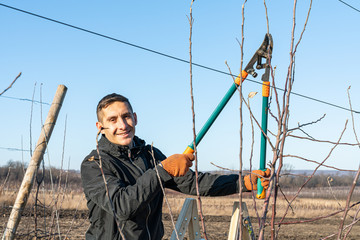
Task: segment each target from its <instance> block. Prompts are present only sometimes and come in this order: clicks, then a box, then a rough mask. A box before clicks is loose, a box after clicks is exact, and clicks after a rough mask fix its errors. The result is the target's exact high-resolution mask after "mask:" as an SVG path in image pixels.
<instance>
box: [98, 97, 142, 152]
mask: <svg viewBox="0 0 360 240" xmlns="http://www.w3.org/2000/svg"><path fill="white" fill-rule="evenodd" d="M136 124H137V116H136V113H133V112H132V110H131V108H130V107H129V104H128V103H127V102H119V101H116V102H113V103H111V104H109V105H108V106H107V107H104V108H102V109H101V111H100V114H99V121H98V122H96V127H97V128H98V129H99V130H100V129H102V130H101V133H102V134H104V135H105V136H106V138H107V139H108V140H109V141H110V142H112V143H114V144H118V145H121V146H129V147H131V146H132V140H133V138H134V136H135V126H136Z"/></svg>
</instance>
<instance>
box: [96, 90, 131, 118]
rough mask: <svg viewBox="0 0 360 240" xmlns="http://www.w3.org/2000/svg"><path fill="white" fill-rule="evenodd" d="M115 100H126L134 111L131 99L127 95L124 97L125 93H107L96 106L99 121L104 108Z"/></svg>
mask: <svg viewBox="0 0 360 240" xmlns="http://www.w3.org/2000/svg"><path fill="white" fill-rule="evenodd" d="M113 102H124V103H127V104H128V105H129V108H130V110H131V112H132V113H133V109H132V107H131V104H130V101H129V99H127V98H126V97H124V96H123V95H120V94H117V93H111V94H108V95H106V96H105V97H103V98H102V99H101V100H100V101H99V103H98V105H97V107H96V115H97V119H98V121H100V119H101V116H100V112H101V110H102V109H103V108H106V107H107V106H109V105H110V104H112V103H113Z"/></svg>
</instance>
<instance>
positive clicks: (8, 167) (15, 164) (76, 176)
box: [0, 161, 360, 190]
mask: <svg viewBox="0 0 360 240" xmlns="http://www.w3.org/2000/svg"><path fill="white" fill-rule="evenodd" d="M26 168H27V166H26V165H25V166H24V165H23V164H22V163H21V162H19V161H8V162H7V163H6V164H5V165H4V166H1V167H0V186H2V185H4V186H5V187H6V186H11V187H14V186H20V184H21V181H22V179H23V177H24V173H25V171H26ZM215 173H221V174H226V173H228V172H219V171H217V172H215ZM291 173H292V171H291V170H288V171H284V173H283V175H282V177H281V178H280V186H281V187H282V188H294V187H295V188H298V187H300V186H302V185H303V184H304V182H305V181H306V180H307V177H308V175H309V174H308V173H307V172H304V173H300V174H296V175H291ZM51 176H52V183H53V184H54V185H56V186H58V185H59V183H60V185H61V186H62V187H66V188H68V189H72V190H75V189H76V190H78V189H81V188H82V186H81V177H80V172H79V171H76V170H64V169H58V168H54V167H52V168H50V169H49V168H45V169H44V171H43V170H42V168H41V167H40V168H39V170H38V172H37V180H41V179H42V180H43V184H44V185H45V186H47V187H49V186H51V178H50V177H51ZM354 176H355V172H348V173H343V172H342V173H340V172H336V171H334V172H333V173H331V174H329V173H321V172H320V173H318V174H315V175H314V176H313V177H312V179H311V180H310V181H309V182H308V183H307V185H306V186H305V187H307V188H316V187H328V186H329V184H330V185H331V186H332V187H342V186H350V185H351V184H352V182H353V180H354ZM35 181H36V179H35ZM4 183H5V184H4ZM359 185H360V182H359V181H358V182H357V186H359Z"/></svg>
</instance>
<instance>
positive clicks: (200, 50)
mask: <svg viewBox="0 0 360 240" xmlns="http://www.w3.org/2000/svg"><path fill="white" fill-rule="evenodd" d="M1 3H3V4H6V5H11V6H13V7H16V8H20V9H23V10H26V11H30V12H33V13H36V14H39V15H43V16H46V17H49V18H53V19H56V20H59V21H63V22H66V23H69V24H72V25H75V26H78V27H81V28H85V29H89V30H91V31H94V32H98V33H101V34H104V35H108V36H111V37H114V38H117V39H120V40H123V41H126V42H130V43H132V44H136V45H140V46H142V47H146V48H149V49H153V50H155V51H159V52H162V53H165V54H169V55H173V56H176V57H178V58H182V59H185V60H189V23H188V19H187V16H188V15H189V10H190V1H107V2H106V3H104V2H101V3H100V2H98V1H82V0H79V1H68V0H64V1H36V3H35V2H33V1H32V2H29V1H1ZM242 3H243V2H242V1H225V2H222V3H219V2H218V1H217V2H216V1H206V2H205V1H196V2H195V3H194V5H193V17H194V25H193V38H192V43H193V50H192V54H193V62H195V63H198V64H202V65H205V66H208V67H212V68H215V69H219V70H221V71H225V72H227V71H228V68H227V66H226V65H225V61H227V63H228V64H229V66H230V67H231V70H232V72H233V73H234V74H237V73H238V72H239V69H240V60H241V56H240V53H241V52H240V47H239V44H238V42H237V39H239V40H240V39H241V22H242V17H241V5H242ZM309 3H310V2H309V1H299V3H298V6H297V9H296V31H295V37H296V40H297V39H298V37H299V35H300V33H301V31H302V28H303V24H304V21H305V18H306V14H307V11H308V6H309ZM347 3H349V4H351V5H353V6H354V7H356V8H358V9H359V8H360V4H359V3H358V2H357V1H355V0H347ZM267 7H268V15H269V22H270V33H271V34H272V36H273V39H274V50H273V59H272V64H273V66H276V79H275V80H276V82H277V86H279V87H283V86H284V81H285V77H286V72H287V68H288V65H289V51H290V40H291V39H290V37H291V27H292V17H293V14H292V13H293V1H268V2H267ZM359 20H360V13H359V12H357V11H355V10H353V9H351V8H349V7H347V6H345V5H344V4H342V3H341V2H340V1H337V0H329V1H314V3H313V6H312V10H311V14H310V18H309V22H308V26H307V29H306V31H305V34H304V36H303V40H302V42H301V43H300V45H299V47H298V52H297V56H296V73H295V84H294V89H293V91H294V92H296V93H299V94H303V95H307V96H310V97H313V98H318V99H321V100H323V101H326V102H330V103H333V104H337V105H340V106H344V107H348V98H347V92H346V90H347V88H348V87H349V86H350V85H351V94H352V104H353V108H354V109H355V110H358V111H359V110H360V105H359V103H360V95H359V94H357V93H358V92H359V91H360V81H359V80H360V79H359V74H358V66H357V62H358V61H357V60H358V59H357V56H358V55H359V48H358V39H359V37H360V36H359V35H360V25H359V24H358V23H359ZM0 22H1V24H0V31H1V33H2V34H1V36H0V54H1V57H0V75H1V79H2V81H1V83H0V84H1V85H0V91H2V90H3V89H5V88H6V87H7V86H8V85H9V84H10V82H11V81H12V80H13V79H14V78H15V77H16V75H17V74H18V73H19V72H22V76H21V78H20V79H19V80H18V81H17V82H16V84H15V85H14V86H13V87H12V88H11V89H10V90H8V91H7V92H6V93H5V94H4V96H5V97H6V96H8V97H15V98H27V99H31V98H32V95H33V89H34V86H35V83H36V86H35V99H36V100H39V99H40V88H41V89H42V100H43V101H44V102H47V103H51V102H52V100H53V96H54V94H55V91H56V89H57V86H58V85H59V84H64V85H65V86H67V87H68V92H67V94H66V98H65V101H64V105H63V107H62V109H61V112H60V116H59V118H58V121H57V125H56V127H55V129H54V132H53V135H52V137H51V140H50V143H49V150H48V153H49V154H47V155H46V156H45V161H46V165H47V166H48V165H49V162H50V165H52V166H57V167H59V166H60V165H61V158H62V149H63V147H62V146H63V138H64V131H65V119H67V123H66V140H65V152H64V166H66V167H67V164H68V161H70V168H71V169H79V166H80V164H81V161H82V159H83V158H84V157H85V156H86V155H87V154H88V153H89V152H90V151H91V150H92V149H93V148H94V147H95V138H96V133H97V130H96V127H95V122H96V116H95V107H96V104H97V102H98V101H99V100H100V99H101V98H102V97H103V96H104V95H106V94H108V93H112V92H117V93H120V94H123V95H125V96H127V97H128V98H129V99H130V101H131V102H132V105H133V108H134V110H135V111H136V112H137V115H138V120H139V124H138V126H137V129H136V132H137V135H138V136H140V137H141V138H143V139H144V140H146V142H147V143H149V144H151V143H153V144H154V146H156V147H158V148H160V149H161V150H162V151H163V152H164V153H165V154H166V155H171V154H174V153H181V152H182V151H183V150H184V149H185V148H186V146H187V145H188V144H189V143H190V142H191V141H192V138H193V135H192V113H191V101H190V82H189V79H190V76H189V64H186V63H182V62H179V61H175V60H172V59H169V58H165V57H163V56H159V55H156V54H153V53H149V52H146V51H143V50H140V49H137V48H133V47H130V46H127V45H124V44H120V43H118V42H114V41H111V40H108V39H105V38H101V37H98V36H94V35H90V34H88V33H85V32H81V31H78V30H75V29H72V28H69V27H65V26H62V25H59V24H55V23H52V22H49V21H46V20H43V19H39V18H36V17H33V16H29V15H26V14H23V13H19V12H16V11H13V10H10V9H8V8H5V7H3V6H0ZM266 31H267V27H266V19H265V9H264V4H263V1H248V2H247V3H246V5H245V32H244V34H245V36H244V37H245V44H244V64H246V63H247V61H248V60H249V59H250V58H251V56H252V54H253V53H254V51H255V50H256V49H257V48H258V46H259V45H260V43H261V42H262V40H263V38H264V35H265V33H266ZM262 73H263V72H261V71H260V72H259V76H258V77H257V79H256V80H257V81H261V74H262ZM231 84H232V79H231V77H229V76H227V75H224V74H220V73H216V72H212V71H209V70H206V69H201V68H198V67H193V87H194V96H195V112H196V129H197V131H199V130H200V128H201V127H202V125H203V123H204V122H205V121H206V120H207V118H208V117H209V115H210V114H211V112H212V111H213V109H214V108H215V107H216V105H217V104H218V103H219V101H220V100H221V98H222V97H223V96H224V94H225V93H226V91H227V90H228V89H229V87H230V86H231ZM243 91H244V95H245V96H247V95H248V93H249V92H252V91H257V92H261V86H260V85H258V84H255V83H252V82H249V81H247V82H245V83H244V89H243ZM5 97H0V112H1V113H2V116H3V117H2V118H1V119H0V121H1V126H3V127H2V136H3V137H2V138H1V139H2V140H1V141H0V147H1V148H0V152H1V159H0V165H3V164H5V163H6V162H7V161H8V160H10V159H12V160H18V161H21V160H22V158H23V159H24V161H25V162H29V160H30V153H29V152H24V153H22V152H20V151H9V150H6V149H4V148H21V144H22V143H23V147H24V148H25V149H29V148H30V146H29V144H30V114H31V103H30V102H28V101H20V100H14V99H9V98H5ZM251 106H252V109H253V111H254V114H255V115H256V116H257V118H258V119H260V118H261V116H260V113H261V95H260V94H258V95H257V96H256V97H254V98H253V99H251ZM271 107H272V109H273V111H276V109H275V106H274V105H272V106H271ZM48 110H49V106H48V105H43V107H42V108H41V107H40V105H39V104H35V105H34V110H33V119H32V124H31V133H32V135H31V136H32V137H31V139H32V140H31V141H32V145H33V146H34V145H35V144H36V142H37V139H38V136H39V133H40V127H41V113H42V117H43V119H45V118H46V115H47V111H48ZM323 114H326V118H325V119H324V120H322V121H321V122H320V123H318V124H316V125H311V126H309V127H306V128H304V130H306V132H307V133H309V134H310V135H312V136H313V137H315V138H318V139H323V140H331V141H337V139H338V137H339V135H340V133H341V131H342V130H343V127H344V124H345V121H346V119H349V120H351V115H350V113H349V112H348V111H345V110H341V109H338V108H334V107H331V106H328V105H324V104H321V103H318V102H314V101H311V100H308V99H304V98H301V97H298V96H292V97H291V108H290V123H289V128H293V127H296V126H297V124H298V122H299V123H307V122H312V121H315V120H317V119H318V118H320V117H321V116H322V115H323ZM243 117H244V153H243V162H244V168H248V167H249V155H250V151H249V150H250V145H251V125H250V121H249V114H248V113H247V111H244V114H243ZM355 117H356V119H355V121H357V126H359V115H358V114H355ZM239 128H240V124H239V96H238V94H235V95H234V96H233V98H232V99H231V101H230V102H229V104H228V105H227V106H226V108H225V109H224V111H223V112H222V114H221V115H220V117H219V118H218V120H217V121H216V122H215V124H214V125H213V127H212V128H211V129H210V131H209V132H208V134H207V135H206V136H205V138H204V139H203V140H202V142H201V143H200V144H199V146H198V151H199V155H198V156H199V169H200V170H204V171H205V170H216V167H214V166H213V165H211V164H210V162H214V163H215V164H217V165H220V166H223V167H227V168H238V166H239ZM269 130H272V131H275V130H276V126H275V121H274V119H272V118H269ZM295 134H297V135H300V136H304V135H303V134H302V133H301V132H295ZM358 134H360V132H359V128H358ZM259 139H260V131H259V129H255V146H254V157H253V166H254V167H255V168H257V167H258V162H259V149H260V140H259ZM344 141H346V142H352V143H354V142H355V139H354V135H353V132H352V126H351V121H350V122H349V124H348V128H347V130H346V132H345V134H344ZM331 147H332V145H328V144H319V143H313V142H307V141H304V140H295V139H290V138H288V140H287V142H286V150H285V153H287V154H295V155H301V156H303V157H306V158H309V159H312V160H316V161H322V160H323V159H324V158H325V157H326V155H327V154H328V152H329V151H330V149H331ZM271 157H272V152H271V151H270V149H269V147H268V155H267V158H268V160H271ZM285 163H286V164H289V165H291V166H292V167H293V169H313V168H314V167H315V166H316V165H314V164H311V163H305V162H303V161H301V160H297V159H286V160H285ZM327 164H329V165H333V166H336V167H339V168H344V169H355V168H357V167H358V165H359V149H357V148H354V147H344V146H341V147H340V146H339V147H338V148H336V150H335V151H334V152H333V154H332V156H331V158H330V159H329V160H328V161H327Z"/></svg>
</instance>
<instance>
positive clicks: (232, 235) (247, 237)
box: [228, 202, 255, 240]
mask: <svg viewBox="0 0 360 240" xmlns="http://www.w3.org/2000/svg"><path fill="white" fill-rule="evenodd" d="M241 209H242V211H243V222H242V223H241V224H240V225H241V228H242V232H243V237H242V239H241V240H254V239H255V235H254V231H253V229H252V226H251V221H250V216H249V212H248V209H247V207H246V203H244V202H242V203H241ZM228 240H239V202H234V206H233V214H232V217H231V222H230V228H229V236H228Z"/></svg>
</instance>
